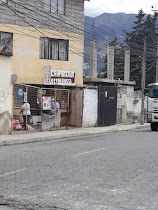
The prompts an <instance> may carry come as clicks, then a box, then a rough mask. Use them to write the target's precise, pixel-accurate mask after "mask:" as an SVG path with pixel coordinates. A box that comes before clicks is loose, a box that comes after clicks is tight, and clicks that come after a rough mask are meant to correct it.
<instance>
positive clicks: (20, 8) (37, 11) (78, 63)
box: [0, 0, 84, 86]
mask: <svg viewBox="0 0 158 210" xmlns="http://www.w3.org/2000/svg"><path fill="white" fill-rule="evenodd" d="M16 2H17V3H15V4H13V3H12V4H11V3H7V1H5V0H4V3H3V4H2V3H1V4H0V7H3V8H4V10H3V11H4V12H3V13H2V14H0V20H1V21H0V23H2V24H0V32H8V33H13V73H14V74H17V75H18V81H17V82H18V83H24V84H34V85H35V84H37V85H38V84H39V85H41V84H47V85H48V83H46V82H44V75H45V67H49V69H50V70H51V71H60V72H59V74H60V77H57V78H56V80H55V81H54V82H51V80H50V85H55V84H56V85H62V80H60V78H61V79H66V78H68V79H69V80H68V81H67V84H68V86H71V85H72V86H82V85H83V55H84V2H83V1H82V0H79V1H78V0H75V1H70V0H68V1H65V0H58V1H53V0H40V1H38V3H37V4H35V3H34V1H33V0H32V1H27V2H28V3H27V4H26V1H24V0H23V1H16ZM24 3H25V4H24ZM8 14H9V15H10V17H8V19H7V20H6V19H5V18H6V15H8ZM62 71H64V72H65V74H61V73H62ZM68 71H70V72H72V73H73V75H74V77H75V78H73V79H74V81H73V82H72V81H71V79H70V78H69V75H67V72H68ZM64 75H67V77H66V78H65V77H64ZM58 79H59V80H58ZM52 81H53V80H52ZM64 82H66V80H64ZM63 85H64V86H66V85H65V84H63Z"/></svg>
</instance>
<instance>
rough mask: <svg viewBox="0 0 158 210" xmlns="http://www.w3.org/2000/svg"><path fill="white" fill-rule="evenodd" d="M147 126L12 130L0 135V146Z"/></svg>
mask: <svg viewBox="0 0 158 210" xmlns="http://www.w3.org/2000/svg"><path fill="white" fill-rule="evenodd" d="M146 127H149V124H148V123H145V124H144V125H140V124H138V123H136V124H119V125H112V126H107V127H90V128H74V127H69V128H68V130H65V129H64V130H63V129H58V130H55V131H47V132H36V131H34V130H33V131H26V132H21V131H17V132H14V133H13V135H0V146H6V145H15V144H25V143H33V142H42V141H52V140H53V141H56V140H57V141H59V140H60V141H63V140H66V139H67V138H68V139H69V138H70V137H77V136H78V137H80V136H89V135H98V134H103V133H114V132H121V131H129V130H134V129H141V128H146Z"/></svg>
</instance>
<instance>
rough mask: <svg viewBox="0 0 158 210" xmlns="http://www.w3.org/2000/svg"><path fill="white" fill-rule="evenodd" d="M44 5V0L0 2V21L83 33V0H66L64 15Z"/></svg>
mask: <svg viewBox="0 0 158 210" xmlns="http://www.w3.org/2000/svg"><path fill="white" fill-rule="evenodd" d="M44 7H45V3H44V0H14V2H13V1H12V0H10V1H8V5H5V4H0V11H1V12H0V23H2V24H11V25H19V26H25V27H36V28H41V29H48V30H56V31H64V32H69V33H71V32H72V33H77V34H84V0H66V5H65V15H62V14H56V13H53V12H52V13H51V12H46V10H45V9H44ZM35 30H36V29H35Z"/></svg>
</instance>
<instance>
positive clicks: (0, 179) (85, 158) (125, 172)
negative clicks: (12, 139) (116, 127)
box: [0, 129, 158, 210]
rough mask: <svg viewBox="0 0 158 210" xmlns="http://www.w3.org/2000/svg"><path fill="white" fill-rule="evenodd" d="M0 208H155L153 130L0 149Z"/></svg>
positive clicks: (157, 153) (157, 165)
mask: <svg viewBox="0 0 158 210" xmlns="http://www.w3.org/2000/svg"><path fill="white" fill-rule="evenodd" d="M0 209H1V210H10V209H16V210H17V209H30V210H31V209H32V210H36V209H37V210H39V209H46V210H47V209H48V210H49V209H50V210H63V209H64V210H105V209H108V210H129V209H130V210H156V209H158V132H151V131H150V130H149V129H143V130H135V131H128V132H118V133H113V134H105V135H98V136H93V137H92V136H91V137H86V138H83V137H78V138H70V139H69V141H64V142H57V141H56V142H54V141H49V142H47V143H33V144H24V145H15V146H6V147H0Z"/></svg>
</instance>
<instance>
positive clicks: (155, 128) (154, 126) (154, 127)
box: [151, 123, 157, 131]
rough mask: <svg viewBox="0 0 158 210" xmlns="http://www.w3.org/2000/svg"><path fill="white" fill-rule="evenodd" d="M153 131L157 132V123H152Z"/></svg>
mask: <svg viewBox="0 0 158 210" xmlns="http://www.w3.org/2000/svg"><path fill="white" fill-rule="evenodd" d="M151 130H152V131H157V124H156V123H151Z"/></svg>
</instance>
